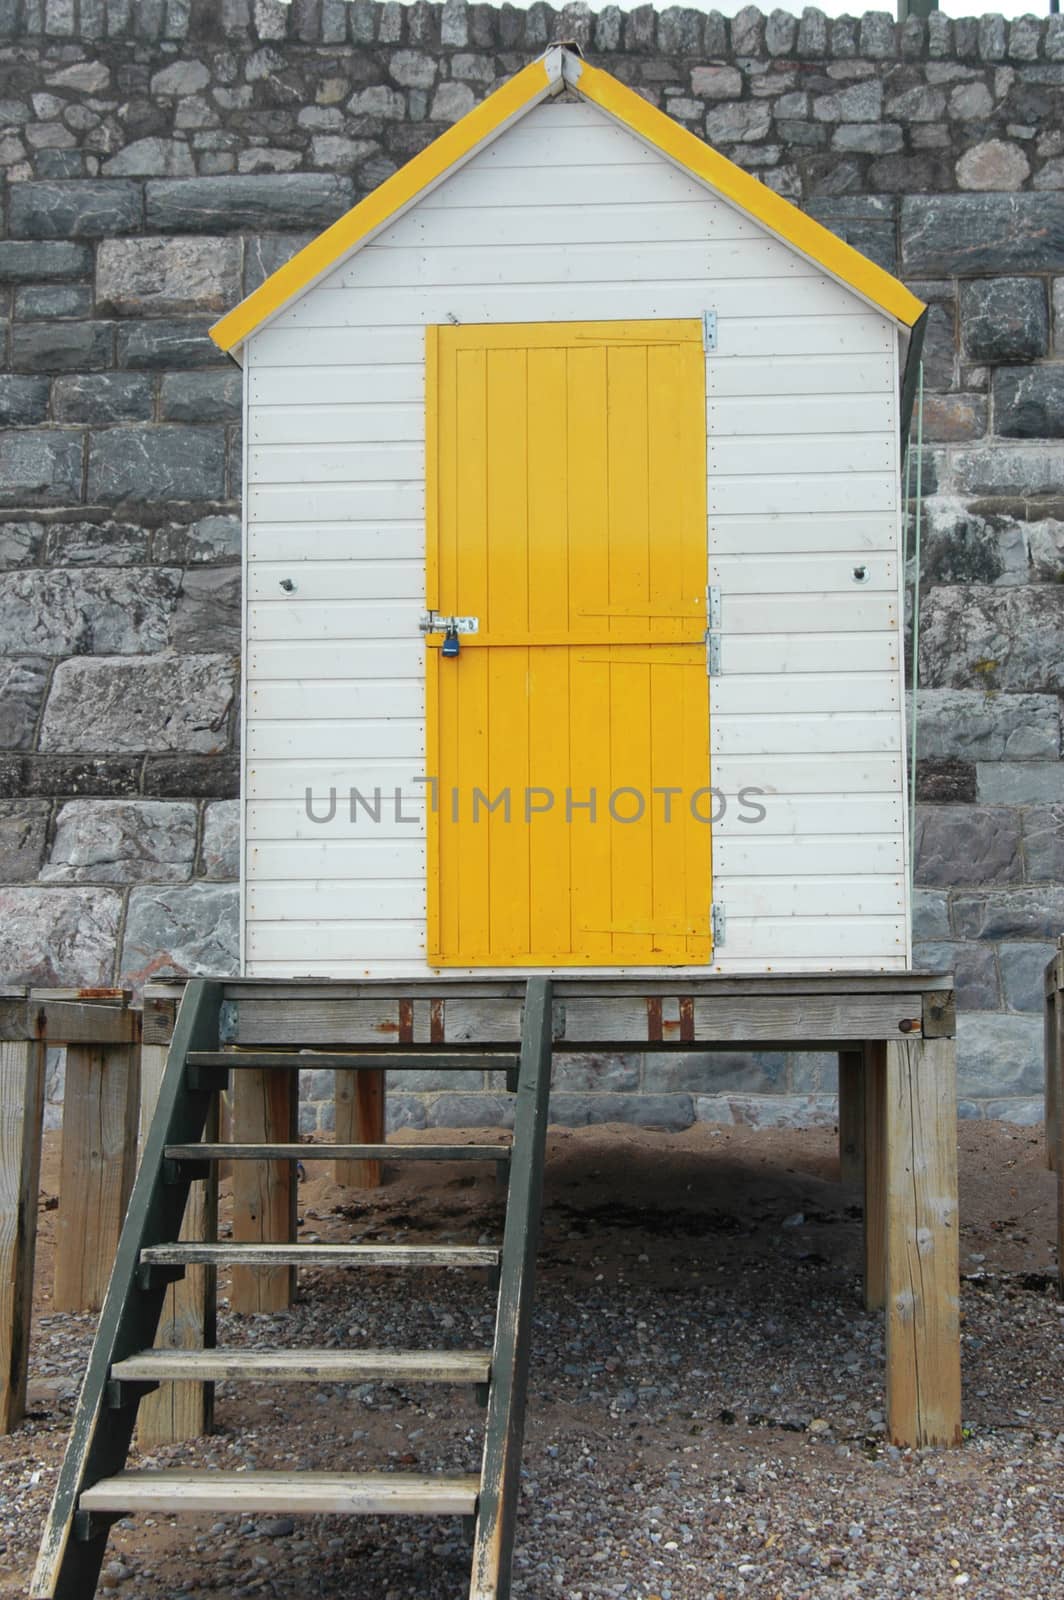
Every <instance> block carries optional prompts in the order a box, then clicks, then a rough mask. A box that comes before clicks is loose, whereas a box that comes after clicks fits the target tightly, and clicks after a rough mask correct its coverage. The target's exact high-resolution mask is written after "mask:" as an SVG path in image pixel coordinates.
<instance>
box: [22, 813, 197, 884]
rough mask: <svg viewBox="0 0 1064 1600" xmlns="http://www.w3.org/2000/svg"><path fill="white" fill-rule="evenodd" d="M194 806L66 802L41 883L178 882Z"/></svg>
mask: <svg viewBox="0 0 1064 1600" xmlns="http://www.w3.org/2000/svg"><path fill="white" fill-rule="evenodd" d="M195 848H196V808H195V806H194V805H182V804H180V803H179V802H177V801H166V800H136V801H131V800H71V801H69V802H68V804H67V805H65V806H63V807H62V809H61V810H60V812H59V816H58V819H57V821H56V829H55V840H54V842H53V844H52V848H51V851H50V853H49V857H48V861H47V863H46V865H45V866H44V867H43V868H42V870H41V881H42V882H44V883H184V882H185V880H186V879H187V878H189V877H190V876H191V873H192V858H193V855H194V853H195Z"/></svg>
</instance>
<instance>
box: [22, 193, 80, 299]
mask: <svg viewBox="0 0 1064 1600" xmlns="http://www.w3.org/2000/svg"><path fill="white" fill-rule="evenodd" d="M16 188H17V186H16ZM12 203H13V202H12ZM91 271H92V251H91V250H87V249H86V248H85V246H84V245H81V244H53V243H51V242H48V243H38V242H37V241H34V240H29V239H0V283H29V284H30V285H31V286H33V287H36V285H37V284H39V283H40V282H41V281H42V280H44V279H50V278H82V277H86V276H87V275H88V274H89V273H90V272H91Z"/></svg>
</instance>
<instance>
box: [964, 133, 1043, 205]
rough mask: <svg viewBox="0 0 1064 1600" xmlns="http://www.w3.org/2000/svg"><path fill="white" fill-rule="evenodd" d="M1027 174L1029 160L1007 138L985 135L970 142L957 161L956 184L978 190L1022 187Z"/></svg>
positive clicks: (995, 190)
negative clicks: (993, 137)
mask: <svg viewBox="0 0 1064 1600" xmlns="http://www.w3.org/2000/svg"><path fill="white" fill-rule="evenodd" d="M1030 176H1031V163H1030V162H1029V161H1028V159H1027V157H1026V155H1025V154H1024V152H1023V149H1022V147H1021V146H1020V145H1018V144H1014V143H1013V142H1012V140H1011V139H985V140H983V141H982V143H980V144H974V145H972V146H971V148H970V149H968V150H966V151H965V152H964V154H963V155H962V156H961V158H960V160H959V161H958V162H957V185H958V187H959V188H961V189H974V190H977V191H979V192H981V193H993V194H1001V193H1007V192H1008V191H1009V190H1016V189H1022V188H1023V185H1024V184H1025V183H1026V181H1027V179H1028V178H1029V177H1030Z"/></svg>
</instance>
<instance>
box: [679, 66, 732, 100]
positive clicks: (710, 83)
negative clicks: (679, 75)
mask: <svg viewBox="0 0 1064 1600" xmlns="http://www.w3.org/2000/svg"><path fill="white" fill-rule="evenodd" d="M691 92H692V94H694V95H697V97H698V98H699V99H700V100H738V98H739V96H740V95H741V94H742V92H743V75H742V73H741V72H740V71H739V69H738V67H724V66H713V67H694V68H693V69H692V72H691Z"/></svg>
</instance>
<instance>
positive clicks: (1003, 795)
mask: <svg viewBox="0 0 1064 1600" xmlns="http://www.w3.org/2000/svg"><path fill="white" fill-rule="evenodd" d="M975 772H976V798H977V799H978V800H980V801H982V802H983V803H985V804H988V805H1008V806H1028V805H1039V804H1042V803H1046V802H1051V801H1064V761H1029V762H1028V761H1024V762H1012V761H1001V762H997V761H988V762H982V761H980V762H979V764H978V765H977V767H976V769H975Z"/></svg>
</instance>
